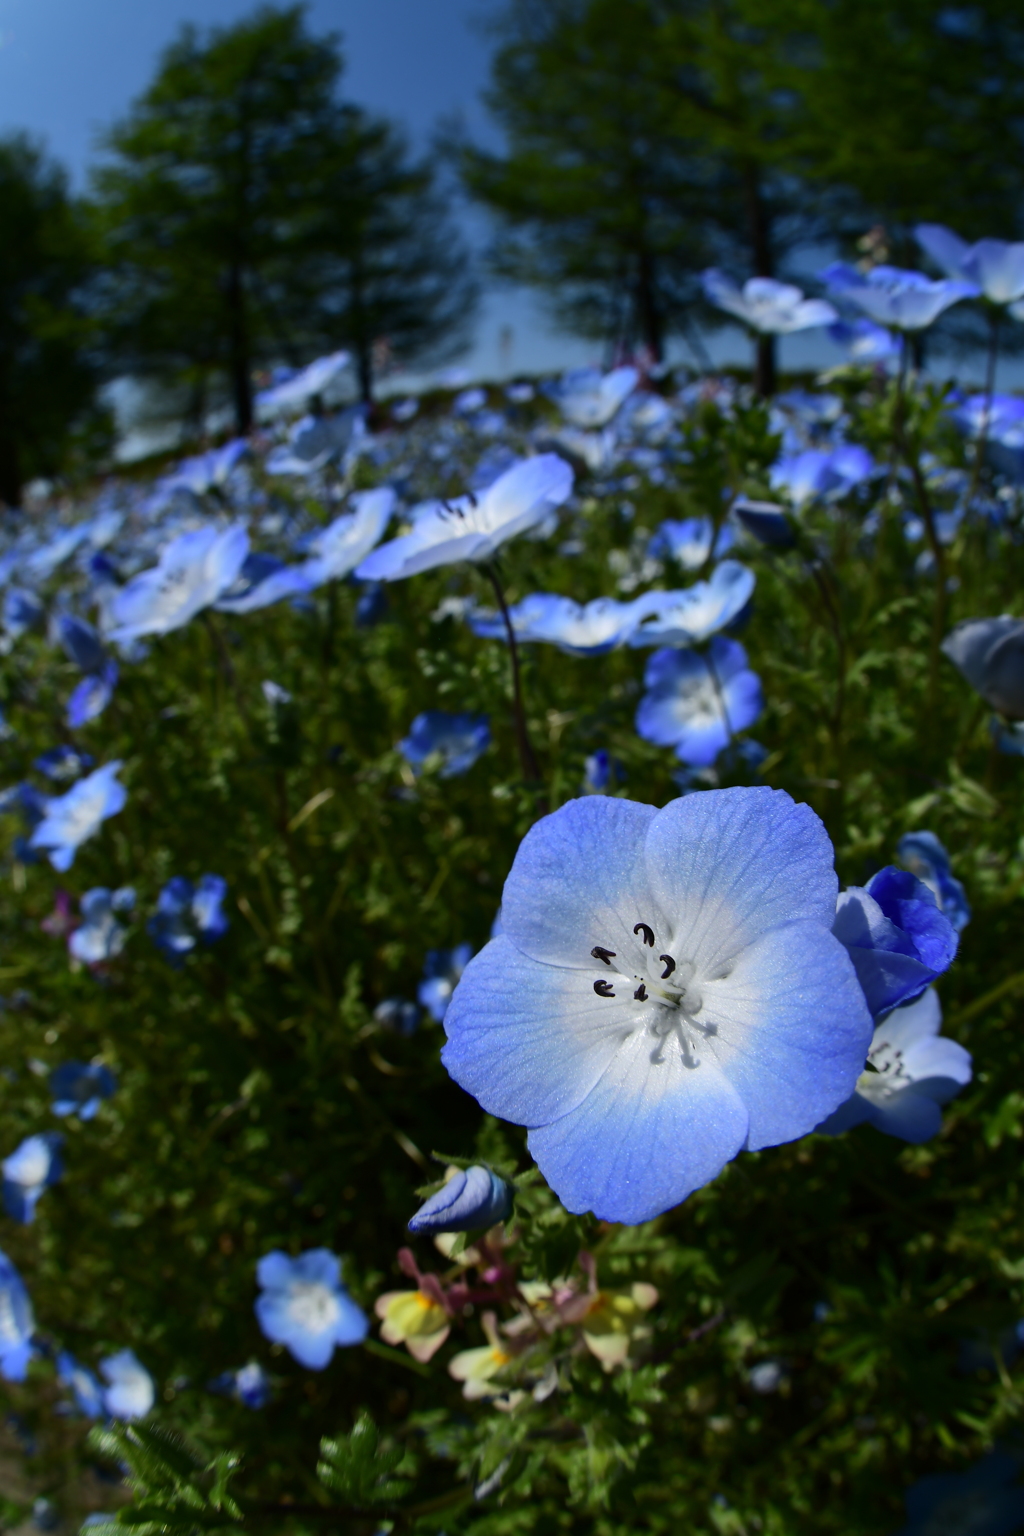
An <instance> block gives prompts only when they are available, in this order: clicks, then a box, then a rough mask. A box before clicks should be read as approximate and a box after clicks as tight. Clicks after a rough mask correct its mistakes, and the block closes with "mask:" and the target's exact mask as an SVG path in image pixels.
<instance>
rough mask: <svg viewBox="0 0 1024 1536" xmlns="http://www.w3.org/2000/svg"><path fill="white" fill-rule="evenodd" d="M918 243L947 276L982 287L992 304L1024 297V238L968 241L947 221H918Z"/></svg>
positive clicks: (1006, 302)
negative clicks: (937, 222) (932, 222)
mask: <svg viewBox="0 0 1024 1536" xmlns="http://www.w3.org/2000/svg"><path fill="white" fill-rule="evenodd" d="M914 234H915V235H916V236H917V243H918V245H919V246H920V247H921V249H922V250H923V251H925V252H926V254H927V255H929V256H930V257H931V258H932V260H933V261H934V262H935V265H936V266H937V267H941V268H942V270H943V271H944V272H945V273H946V275H947V277H955V278H961V279H962V280H964V281H965V282H968V283H973V284H974V285H975V286H977V287H978V288H980V289H981V291H982V293H983V294H984V296H985V298H986V299H988V301H989V303H991V304H1012V303H1013V301H1014V300H1015V299H1019V298H1021V297H1024V242H1021V241H1016V242H1011V241H1009V240H976V241H975V243H974V244H973V245H968V243H967V241H966V240H961V239H960V236H959V235H955V234H954V233H953V231H952V230H951V229H947V228H946V226H945V225H944V224H918V226H917V228H916V229H915V230H914Z"/></svg>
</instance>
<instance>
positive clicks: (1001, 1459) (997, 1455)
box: [897, 1451, 1024, 1536]
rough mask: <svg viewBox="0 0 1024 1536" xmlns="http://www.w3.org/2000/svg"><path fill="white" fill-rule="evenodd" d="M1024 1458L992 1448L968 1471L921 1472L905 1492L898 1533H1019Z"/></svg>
mask: <svg viewBox="0 0 1024 1536" xmlns="http://www.w3.org/2000/svg"><path fill="white" fill-rule="evenodd" d="M1019 1475H1020V1462H1019V1461H1018V1460H1017V1458H1016V1457H1015V1456H1010V1455H1007V1454H1006V1452H1004V1451H993V1452H991V1454H990V1455H988V1456H985V1457H983V1459H982V1460H981V1461H979V1462H978V1464H977V1466H974V1467H971V1469H970V1470H969V1471H968V1472H945V1473H941V1474H939V1475H938V1476H933V1477H922V1478H921V1481H920V1482H918V1483H915V1484H914V1486H913V1488H911V1489H910V1492H909V1493H908V1494H907V1496H906V1506H907V1524H906V1525H905V1526H903V1528H902V1529H901V1530H900V1531H898V1532H897V1536H1014V1533H1015V1532H1017V1531H1019V1530H1020V1529H1021V1525H1022V1524H1024V1488H1021V1487H1019V1486H1018V1485H1017V1478H1018V1476H1019Z"/></svg>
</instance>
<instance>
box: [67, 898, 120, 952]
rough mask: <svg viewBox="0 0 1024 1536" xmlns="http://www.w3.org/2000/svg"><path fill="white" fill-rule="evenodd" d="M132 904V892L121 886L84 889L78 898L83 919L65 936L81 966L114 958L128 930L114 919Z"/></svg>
mask: <svg viewBox="0 0 1024 1536" xmlns="http://www.w3.org/2000/svg"><path fill="white" fill-rule="evenodd" d="M134 906H135V891H134V889H133V887H132V886H130V885H123V886H121V887H120V888H119V889H118V890H116V891H111V890H108V889H107V887H106V886H105V885H97V886H94V887H93V889H92V890H91V891H86V893H85V895H84V896H83V897H82V900H81V910H82V922H81V923H80V925H79V926H78V927H77V928H76V929H75V931H74V933H73V934H72V935H71V937H70V938H69V939H68V949H69V950H70V951H71V953H72V954H73V955H74V957H75V959H76V960H81V961H82V963H83V965H101V964H102V963H103V962H104V961H105V960H113V959H114V958H115V957H116V956H117V955H119V954H120V953H121V951H122V949H123V948H124V946H125V940H126V939H127V937H128V930H127V929H126V928H123V927H122V926H121V924H120V923H119V922H118V920H117V914H118V913H119V912H130V911H131V910H132V908H133V907H134Z"/></svg>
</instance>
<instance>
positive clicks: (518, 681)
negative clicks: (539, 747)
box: [483, 564, 540, 784]
mask: <svg viewBox="0 0 1024 1536" xmlns="http://www.w3.org/2000/svg"><path fill="white" fill-rule="evenodd" d="M483 569H484V571H485V572H486V574H487V578H488V580H489V581H490V583H491V586H492V587H493V588H494V595H495V597H496V598H497V600H498V607H499V608H500V609H501V616H502V618H503V619H504V621H505V634H506V636H507V638H508V649H509V655H510V657H511V659H512V709H513V714H514V716H515V726H516V746H517V747H518V749H519V765H520V767H521V768H522V771H523V778H524V779H525V780H526V782H527V783H528V784H539V783H540V769H539V767H538V766H537V758H536V755H535V753H534V750H533V746H532V744H531V742H530V733H529V731H528V730H527V726H526V710H525V708H524V705H523V683H522V674H521V671H520V667H519V646H518V644H517V643H516V632H515V629H514V627H513V624H512V617H511V615H510V613H509V611H508V604H507V603H506V601H505V593H504V592H503V590H502V586H501V581H500V578H499V576H498V572H497V570H496V569H495V567H494V566H493V565H492V564H487V565H485V566H484V567H483Z"/></svg>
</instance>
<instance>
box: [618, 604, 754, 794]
mask: <svg viewBox="0 0 1024 1536" xmlns="http://www.w3.org/2000/svg"><path fill="white" fill-rule="evenodd" d="M644 687H645V688H646V689H647V692H646V693H645V694H644V696H643V698H642V699H641V700H640V703H639V705H638V707H637V712H636V729H637V734H638V735H639V736H642V737H643V739H644V741H651V742H653V743H654V745H655V746H657V747H674V748H675V751H676V756H677V757H678V758H680V759H681V761H682V762H684V763H689V764H690V765H691V767H694V768H706V767H709V766H710V765H711V764H712V763H713V762H714V761H715V758H716V757H717V756H718V754H719V752H721V751H722V750H723V748H725V747H727V746H728V745H729V742H730V741H731V740H732V738H733V736H735V735H736V733H737V732H738V731H745V730H746V729H747V727H748V726H749V725H753V723H754V721H755V720H756V719H757V718H758V716H759V715H760V713H761V711H762V710H763V708H764V696H763V694H762V692H761V679H760V678H759V677H758V675H757V673H756V672H751V671H750V669H749V668H748V666H747V653H746V651H745V650H744V649H743V647H742V645H740V643H739V641H737V640H726V639H725V637H724V636H722V635H717V636H716V637H715V639H714V640H712V642H711V645H710V646H709V648H708V651H707V654H706V655H702V654H701V652H699V651H685V650H675V649H672V648H667V649H665V650H663V651H655V652H654V654H653V655H652V656H651V658H650V660H649V661H648V663H647V666H646V667H645V669H644Z"/></svg>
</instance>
